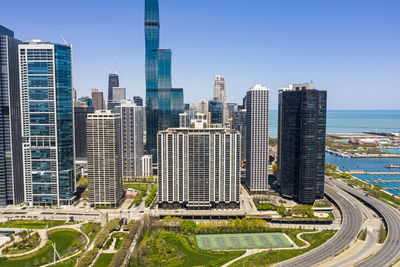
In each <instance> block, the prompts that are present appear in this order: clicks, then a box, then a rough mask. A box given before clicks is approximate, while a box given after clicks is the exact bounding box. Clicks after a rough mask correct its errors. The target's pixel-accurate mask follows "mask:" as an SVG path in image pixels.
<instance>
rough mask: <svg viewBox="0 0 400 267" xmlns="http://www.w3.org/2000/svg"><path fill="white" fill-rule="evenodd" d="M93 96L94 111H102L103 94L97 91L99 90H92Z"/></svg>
mask: <svg viewBox="0 0 400 267" xmlns="http://www.w3.org/2000/svg"><path fill="white" fill-rule="evenodd" d="M91 94H92V106H93V108H94V110H95V111H96V110H102V109H104V96H103V92H101V91H99V90H97V89H92V90H91Z"/></svg>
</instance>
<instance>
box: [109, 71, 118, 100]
mask: <svg viewBox="0 0 400 267" xmlns="http://www.w3.org/2000/svg"><path fill="white" fill-rule="evenodd" d="M113 87H119V77H118V74H115V73H112V74H110V75H108V101H110V100H114V98H113V91H112V89H113Z"/></svg>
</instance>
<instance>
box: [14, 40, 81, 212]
mask: <svg viewBox="0 0 400 267" xmlns="http://www.w3.org/2000/svg"><path fill="white" fill-rule="evenodd" d="M18 49H19V62H20V68H19V71H20V78H21V79H20V89H21V108H22V116H21V118H22V142H23V155H24V160H23V164H24V183H25V201H27V202H28V203H30V205H62V204H71V203H72V198H73V193H74V191H75V171H74V167H75V157H74V109H73V103H72V47H71V45H68V44H67V45H60V44H53V43H48V42H42V41H40V40H33V41H31V42H27V43H23V44H19V45H18Z"/></svg>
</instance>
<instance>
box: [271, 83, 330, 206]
mask: <svg viewBox="0 0 400 267" xmlns="http://www.w3.org/2000/svg"><path fill="white" fill-rule="evenodd" d="M326 104H327V92H326V91H320V90H316V89H315V85H314V84H312V83H303V84H293V85H290V86H289V88H285V89H281V90H280V91H279V118H278V120H279V127H278V142H279V143H278V149H279V150H278V181H279V183H280V187H281V194H282V195H284V196H287V197H291V198H294V199H296V200H298V201H299V202H301V203H305V204H312V203H314V200H315V199H316V198H323V196H324V172H325V136H326Z"/></svg>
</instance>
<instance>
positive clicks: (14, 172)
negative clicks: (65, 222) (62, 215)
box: [0, 25, 24, 206]
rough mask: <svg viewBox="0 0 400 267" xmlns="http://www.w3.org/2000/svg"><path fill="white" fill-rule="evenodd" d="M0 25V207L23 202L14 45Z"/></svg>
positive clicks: (16, 65)
mask: <svg viewBox="0 0 400 267" xmlns="http://www.w3.org/2000/svg"><path fill="white" fill-rule="evenodd" d="M19 43H20V41H19V40H17V39H15V38H14V33H13V32H12V31H10V30H9V29H7V28H5V27H3V26H1V25H0V206H5V205H10V204H14V205H15V204H19V203H21V202H23V201H24V183H23V172H22V168H21V166H20V164H21V162H22V140H21V105H20V94H19V73H18V44H19Z"/></svg>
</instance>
